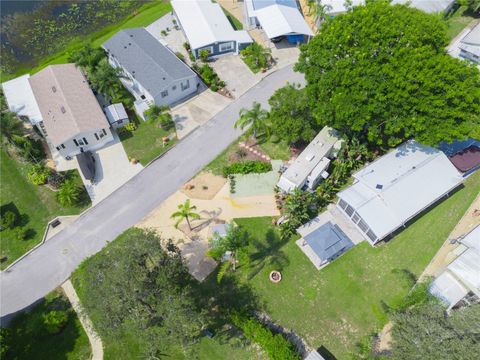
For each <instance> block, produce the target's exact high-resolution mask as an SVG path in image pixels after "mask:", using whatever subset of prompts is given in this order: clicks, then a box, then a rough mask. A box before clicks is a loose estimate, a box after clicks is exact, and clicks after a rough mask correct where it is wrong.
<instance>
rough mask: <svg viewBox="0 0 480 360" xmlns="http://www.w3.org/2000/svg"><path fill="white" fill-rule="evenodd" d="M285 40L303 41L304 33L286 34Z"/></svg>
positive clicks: (294, 42) (292, 42)
mask: <svg viewBox="0 0 480 360" xmlns="http://www.w3.org/2000/svg"><path fill="white" fill-rule="evenodd" d="M287 40H288V42H289V43H290V44H296V43H299V42H300V43H301V42H304V41H305V36H304V35H287Z"/></svg>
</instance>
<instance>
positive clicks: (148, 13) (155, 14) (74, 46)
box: [2, 1, 172, 81]
mask: <svg viewBox="0 0 480 360" xmlns="http://www.w3.org/2000/svg"><path fill="white" fill-rule="evenodd" d="M169 11H172V6H171V5H170V2H163V1H153V2H151V3H146V4H144V5H142V6H141V7H140V8H139V10H138V13H137V15H134V14H132V15H130V16H128V17H126V18H125V19H124V20H123V21H121V22H119V23H118V24H114V25H109V26H106V27H104V28H103V29H102V30H99V31H96V32H94V33H92V34H90V35H88V36H86V37H82V38H79V39H77V40H74V41H72V42H71V43H70V45H69V46H68V47H67V48H65V49H64V50H63V51H61V52H59V53H57V54H55V55H52V56H50V57H47V58H45V59H43V60H42V61H40V63H39V65H38V66H36V67H34V68H33V69H28V68H25V69H21V70H19V71H17V72H16V73H15V74H10V75H4V74H2V81H7V80H9V79H13V78H15V77H18V76H20V75H23V74H27V73H29V74H34V73H36V72H38V71H40V70H42V69H43V68H45V67H47V66H48V65H53V64H65V63H68V56H69V54H70V53H71V52H74V51H76V50H78V49H80V48H82V47H83V46H84V44H86V43H89V42H91V43H92V45H93V46H94V47H99V46H101V45H102V44H103V43H104V42H105V41H107V40H108V39H109V38H110V37H112V36H113V35H115V33H117V32H118V31H119V30H122V29H126V28H133V27H143V26H147V25H149V24H151V23H152V22H154V21H155V20H157V19H158V18H159V17H161V16H163V15H165V14H166V13H168V12H169Z"/></svg>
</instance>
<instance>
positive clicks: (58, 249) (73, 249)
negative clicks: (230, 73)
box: [0, 66, 305, 320]
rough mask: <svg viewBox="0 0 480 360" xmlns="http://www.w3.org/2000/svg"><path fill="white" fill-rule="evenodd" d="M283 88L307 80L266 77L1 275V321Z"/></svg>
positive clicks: (208, 157)
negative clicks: (246, 112)
mask: <svg viewBox="0 0 480 360" xmlns="http://www.w3.org/2000/svg"><path fill="white" fill-rule="evenodd" d="M287 82H298V83H302V84H303V83H305V79H304V76H303V75H302V74H298V73H295V72H294V71H293V66H288V67H285V68H283V69H280V70H278V71H276V72H274V73H272V74H270V75H269V76H267V77H265V78H264V79H263V80H262V81H261V82H260V83H258V84H257V85H255V86H254V87H253V88H252V89H250V90H249V91H247V92H246V93H245V94H244V95H243V96H242V97H240V98H239V99H238V100H236V101H235V102H233V103H231V104H230V105H229V106H227V107H226V108H225V109H223V110H222V111H220V112H219V113H218V114H217V115H215V116H214V117H213V118H212V119H210V121H208V122H207V123H206V124H204V125H202V126H200V127H199V128H197V129H196V130H194V131H193V132H192V133H190V134H189V135H188V136H187V137H185V138H184V139H182V140H181V141H179V142H178V143H177V145H176V146H175V147H173V148H172V149H171V150H169V151H168V152H167V153H165V154H164V155H163V156H162V157H161V158H159V159H157V160H156V161H154V162H153V163H151V164H150V165H149V166H147V167H146V168H145V169H143V170H142V171H141V172H140V173H139V174H138V175H136V176H135V177H133V178H132V179H130V180H129V181H128V182H127V183H125V184H124V185H123V186H121V187H120V188H118V189H117V190H116V191H115V192H113V193H112V194H111V195H110V196H108V197H107V198H106V199H105V200H103V201H102V202H100V203H99V204H97V205H96V206H94V207H92V208H91V209H89V210H88V211H86V212H85V213H83V214H82V215H81V216H80V217H79V218H78V219H77V220H76V221H75V222H74V223H73V224H71V225H70V226H68V227H66V228H65V229H64V230H62V231H61V232H60V233H58V234H56V235H55V236H53V237H52V239H50V240H49V241H47V242H46V243H45V244H43V245H42V246H40V247H39V248H37V249H36V250H35V251H33V252H32V253H30V254H28V256H26V257H25V258H23V259H22V260H21V261H19V262H17V263H16V264H15V266H13V267H12V268H11V269H10V270H9V271H8V272H7V271H3V272H2V273H1V274H0V303H1V308H0V312H1V316H2V318H4V320H8V318H10V317H11V316H13V315H15V313H17V312H19V311H22V310H23V309H25V308H26V307H28V306H29V305H30V304H33V303H34V302H35V301H37V300H39V299H41V298H42V297H44V296H45V295H46V294H48V293H49V292H50V291H52V290H53V289H55V288H56V287H58V286H60V285H61V284H62V283H63V282H65V281H66V280H67V279H68V278H69V277H70V274H71V273H72V271H74V270H75V268H76V267H77V266H78V265H79V264H80V263H81V262H82V261H83V260H84V259H85V258H87V257H89V256H91V255H93V254H95V253H97V252H98V251H100V250H101V249H102V248H103V247H104V246H105V245H106V244H107V243H108V242H109V241H112V240H114V239H115V238H116V237H117V236H118V235H120V234H121V233H122V232H124V231H125V230H127V229H128V228H130V227H132V226H133V225H135V224H136V223H138V222H139V221H140V220H141V219H143V218H144V217H145V216H146V215H148V214H149V213H150V212H151V211H152V210H153V209H155V208H156V207H158V205H160V204H161V203H162V202H163V201H164V200H165V199H167V198H168V197H169V196H170V195H172V194H173V193H174V192H175V191H176V190H177V189H178V188H180V187H181V186H182V185H183V184H185V183H186V182H187V181H188V180H190V179H191V178H193V176H194V175H195V174H197V173H198V172H199V171H200V170H201V169H202V168H203V167H205V165H207V164H208V163H210V162H211V161H212V160H213V159H215V158H216V157H217V155H218V154H219V153H221V152H222V151H223V150H225V149H226V148H227V147H228V146H229V145H230V144H231V143H232V142H233V141H234V140H235V139H237V138H238V137H239V136H240V135H241V134H242V132H241V131H240V130H239V129H234V127H233V124H234V123H235V121H236V120H237V119H238V113H239V111H240V109H242V108H244V107H251V106H252V103H253V101H257V102H259V103H260V104H261V105H262V106H263V107H265V108H267V109H268V99H269V98H270V96H271V95H272V94H273V93H274V91H275V90H277V89H278V88H280V87H282V86H285V84H286V83H287Z"/></svg>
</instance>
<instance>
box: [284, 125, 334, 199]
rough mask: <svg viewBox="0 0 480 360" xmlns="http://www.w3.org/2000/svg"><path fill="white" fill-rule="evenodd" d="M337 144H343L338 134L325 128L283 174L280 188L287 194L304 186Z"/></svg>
mask: <svg viewBox="0 0 480 360" xmlns="http://www.w3.org/2000/svg"><path fill="white" fill-rule="evenodd" d="M337 142H341V140H340V138H339V137H338V134H337V132H336V131H335V130H334V129H332V128H330V127H328V126H325V127H324V128H323V129H322V130H321V131H320V132H319V133H318V134H317V136H315V138H314V139H313V140H312V142H311V143H310V144H308V146H307V147H306V148H305V150H303V151H302V153H301V154H300V155H299V156H298V157H297V158H296V159H295V161H294V162H293V163H292V165H290V166H289V167H288V169H287V170H286V171H285V172H284V173H283V174H282V176H281V177H280V181H279V182H278V186H279V187H280V188H282V189H283V190H284V191H287V192H288V191H291V190H293V189H294V188H296V187H300V186H302V184H303V183H304V182H305V180H306V179H307V177H308V175H310V173H311V172H312V171H313V169H314V168H315V167H316V166H317V165H318V164H319V163H320V161H322V159H323V158H324V157H325V156H326V155H327V154H328V153H329V152H330V150H332V148H333V147H334V145H335V144H336V143H337Z"/></svg>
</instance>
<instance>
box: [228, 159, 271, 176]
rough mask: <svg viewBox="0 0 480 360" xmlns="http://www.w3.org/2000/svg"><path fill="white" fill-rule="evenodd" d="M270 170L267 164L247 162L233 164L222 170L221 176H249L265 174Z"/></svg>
mask: <svg viewBox="0 0 480 360" xmlns="http://www.w3.org/2000/svg"><path fill="white" fill-rule="evenodd" d="M271 170H272V164H270V163H269V162H263V161H255V160H247V161H242V162H237V163H233V164H231V165H229V166H225V167H224V168H223V176H225V177H228V175H232V174H251V173H257V174H258V173H266V172H269V171H271Z"/></svg>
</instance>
